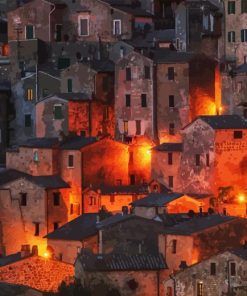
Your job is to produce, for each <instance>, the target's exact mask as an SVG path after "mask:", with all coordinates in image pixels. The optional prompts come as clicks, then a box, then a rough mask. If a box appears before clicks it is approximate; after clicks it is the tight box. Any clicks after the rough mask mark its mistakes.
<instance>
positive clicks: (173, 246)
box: [172, 239, 177, 254]
mask: <svg viewBox="0 0 247 296" xmlns="http://www.w3.org/2000/svg"><path fill="white" fill-rule="evenodd" d="M176 253H177V240H176V239H173V240H172V254H176Z"/></svg>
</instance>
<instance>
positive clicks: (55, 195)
mask: <svg viewBox="0 0 247 296" xmlns="http://www.w3.org/2000/svg"><path fill="white" fill-rule="evenodd" d="M60 199H61V192H53V206H55V207H57V206H60Z"/></svg>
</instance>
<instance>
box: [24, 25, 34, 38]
mask: <svg viewBox="0 0 247 296" xmlns="http://www.w3.org/2000/svg"><path fill="white" fill-rule="evenodd" d="M27 27H32V28H33V34H32V35H33V38H27ZM33 39H35V26H34V25H31V24H28V25H25V40H33Z"/></svg>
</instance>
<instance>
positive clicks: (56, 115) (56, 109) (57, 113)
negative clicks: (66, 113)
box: [53, 104, 63, 119]
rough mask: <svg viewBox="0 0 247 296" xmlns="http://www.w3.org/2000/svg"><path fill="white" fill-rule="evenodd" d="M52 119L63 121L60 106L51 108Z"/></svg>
mask: <svg viewBox="0 0 247 296" xmlns="http://www.w3.org/2000/svg"><path fill="white" fill-rule="evenodd" d="M53 114H54V119H63V113H62V105H61V104H57V105H54V107H53Z"/></svg>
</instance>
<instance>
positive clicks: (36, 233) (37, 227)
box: [34, 222, 39, 236]
mask: <svg viewBox="0 0 247 296" xmlns="http://www.w3.org/2000/svg"><path fill="white" fill-rule="evenodd" d="M34 235H35V236H39V223H38V222H34Z"/></svg>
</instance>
